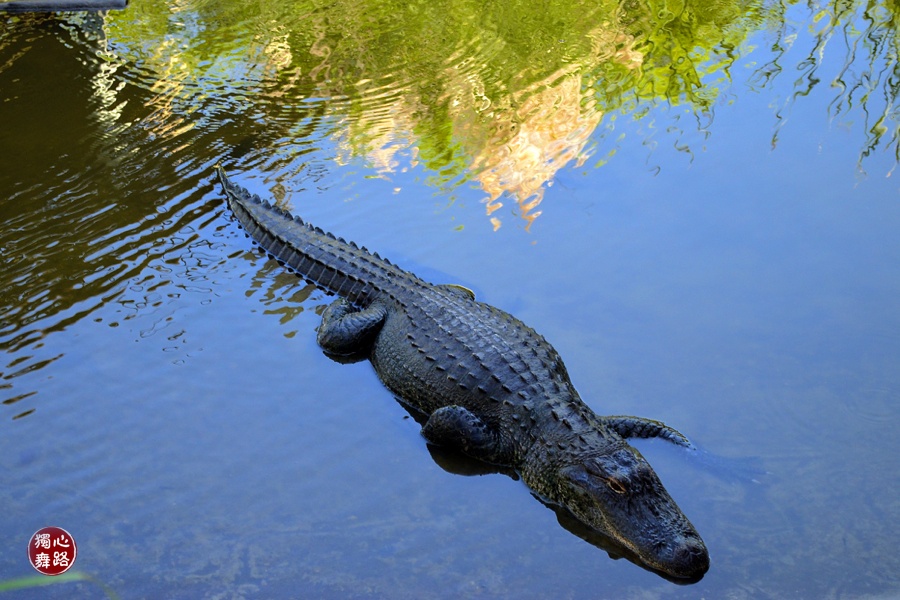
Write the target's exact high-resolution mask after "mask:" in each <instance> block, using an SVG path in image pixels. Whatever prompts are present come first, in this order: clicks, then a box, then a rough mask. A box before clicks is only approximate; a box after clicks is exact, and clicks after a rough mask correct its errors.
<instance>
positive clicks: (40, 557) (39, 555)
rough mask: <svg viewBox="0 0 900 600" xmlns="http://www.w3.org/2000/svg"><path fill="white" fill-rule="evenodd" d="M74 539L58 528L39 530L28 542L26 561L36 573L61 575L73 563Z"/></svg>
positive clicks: (75, 553)
mask: <svg viewBox="0 0 900 600" xmlns="http://www.w3.org/2000/svg"><path fill="white" fill-rule="evenodd" d="M77 554H78V551H77V550H76V548H75V538H73V537H72V536H71V535H70V534H69V532H68V531H66V530H65V529H61V528H59V527H44V528H43V529H39V530H38V531H37V532H36V533H35V534H34V535H33V536H31V540H29V542H28V560H30V561H31V566H32V567H34V568H35V569H37V571H38V573H43V574H44V575H61V574H62V573H65V572H66V571H68V570H69V569H70V568H71V566H72V565H73V564H74V563H75V556H76V555H77Z"/></svg>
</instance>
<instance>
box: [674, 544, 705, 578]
mask: <svg viewBox="0 0 900 600" xmlns="http://www.w3.org/2000/svg"><path fill="white" fill-rule="evenodd" d="M674 559H675V564H676V565H678V570H679V571H680V572H681V573H682V574H683V576H684V577H699V576H700V575H703V574H704V573H706V572H707V571H708V570H709V552H708V551H707V549H706V545H705V544H704V543H703V540H701V539H700V538H697V537H688V538H685V539H684V540H683V541H682V543H681V544H679V545H678V546H676V547H675V553H674Z"/></svg>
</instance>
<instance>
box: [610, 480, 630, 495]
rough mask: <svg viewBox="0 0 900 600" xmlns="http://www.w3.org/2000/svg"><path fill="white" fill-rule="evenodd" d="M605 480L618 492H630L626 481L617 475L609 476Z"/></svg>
mask: <svg viewBox="0 0 900 600" xmlns="http://www.w3.org/2000/svg"><path fill="white" fill-rule="evenodd" d="M605 481H606V485H608V486H609V489H611V490H612V491H614V492H615V493H617V494H625V493H627V492H628V488H627V487H626V485H625V483H624V482H623V481H620V480H618V479H616V478H615V477H608V478H607V479H606V480H605Z"/></svg>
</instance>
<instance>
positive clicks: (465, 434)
mask: <svg viewBox="0 0 900 600" xmlns="http://www.w3.org/2000/svg"><path fill="white" fill-rule="evenodd" d="M422 435H424V436H425V439H426V440H428V441H429V442H431V443H432V444H437V445H438V446H443V447H446V448H451V449H453V450H457V451H459V452H462V453H463V454H466V455H467V456H471V457H472V458H476V459H478V460H483V461H485V462H489V463H494V464H498V465H508V464H510V463H511V462H512V449H511V448H509V447H508V446H507V444H504V443H503V440H502V439H501V437H500V436H499V435H497V432H496V431H495V430H494V429H492V428H491V427H489V426H488V425H487V424H486V423H485V422H484V421H482V420H481V419H479V418H478V417H477V416H476V415H474V414H473V413H472V412H470V411H469V410H466V409H465V408H463V407H462V406H456V405H452V406H445V407H443V408H439V409H437V410H436V411H434V412H433V413H431V416H430V417H428V421H427V422H426V423H425V426H424V427H422Z"/></svg>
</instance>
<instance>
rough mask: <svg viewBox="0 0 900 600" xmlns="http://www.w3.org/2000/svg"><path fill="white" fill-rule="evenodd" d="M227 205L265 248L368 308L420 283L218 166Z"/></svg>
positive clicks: (320, 283) (319, 283)
mask: <svg viewBox="0 0 900 600" xmlns="http://www.w3.org/2000/svg"><path fill="white" fill-rule="evenodd" d="M216 172H217V173H218V175H219V181H220V182H221V183H222V188H223V189H224V190H225V196H226V198H227V200H228V207H229V208H230V209H231V211H232V212H233V213H234V216H235V217H236V218H237V220H238V222H239V223H240V224H241V226H242V227H243V228H244V230H246V232H247V233H248V234H249V235H250V237H252V238H253V239H254V240H255V241H256V242H257V243H258V244H259V245H260V247H261V248H262V249H263V250H265V251H266V252H268V253H269V254H271V255H272V256H274V257H275V258H276V259H277V260H279V261H281V262H282V263H283V264H284V265H285V266H287V267H289V268H291V269H293V270H294V271H296V272H297V273H298V274H299V275H301V276H303V277H304V278H306V279H307V280H309V281H311V282H312V283H314V284H315V285H317V286H319V287H320V288H322V289H324V290H325V291H328V292H332V293H334V294H338V295H339V296H343V297H344V298H347V299H348V300H349V301H350V302H352V303H354V304H356V305H365V304H367V300H368V299H369V298H371V296H372V295H373V294H376V293H379V292H388V293H390V292H391V291H392V290H393V289H395V288H396V286H397V285H398V284H401V285H402V283H403V282H407V281H415V282H416V283H421V284H423V285H424V282H421V280H419V279H418V278H417V277H415V276H411V275H410V274H409V273H407V272H405V271H403V270H402V269H400V268H399V267H397V266H395V265H393V264H391V263H390V261H388V260H386V259H383V258H381V257H380V256H378V254H376V253H370V252H369V251H368V250H366V249H365V248H360V247H358V246H357V245H356V244H354V243H353V242H346V241H344V240H343V239H341V238H336V237H335V236H333V235H332V234H330V233H326V232H324V231H322V230H321V229H319V228H318V227H313V226H312V225H310V224H309V223H305V222H303V220H302V219H301V218H300V217H293V216H291V214H290V213H288V212H287V211H285V210H283V209H281V208H278V207H276V206H272V205H271V204H269V203H268V202H266V201H265V200H261V199H260V197H259V196H257V195H255V194H254V195H252V196H251V195H250V193H249V192H248V191H247V190H246V189H244V188H242V187H241V186H239V185H237V184H234V183H232V182H231V181H229V180H228V177H227V176H226V174H225V169H223V168H222V167H221V166H220V165H216Z"/></svg>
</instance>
